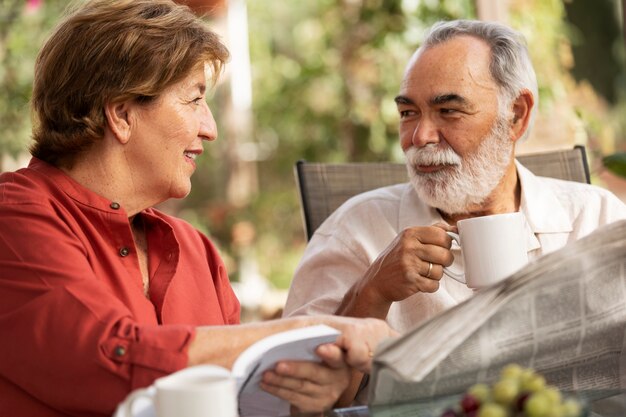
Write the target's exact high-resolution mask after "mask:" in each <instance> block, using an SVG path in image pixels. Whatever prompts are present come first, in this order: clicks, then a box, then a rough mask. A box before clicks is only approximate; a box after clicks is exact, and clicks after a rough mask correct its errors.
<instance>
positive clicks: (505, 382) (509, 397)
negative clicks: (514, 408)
mask: <svg viewBox="0 0 626 417" xmlns="http://www.w3.org/2000/svg"><path fill="white" fill-rule="evenodd" d="M518 394H519V385H518V383H517V381H516V380H513V379H501V380H500V381H498V382H496V383H495V384H493V389H492V395H493V399H494V400H495V401H496V402H497V403H500V404H503V405H509V404H512V403H513V401H515V399H516V398H517V395H518Z"/></svg>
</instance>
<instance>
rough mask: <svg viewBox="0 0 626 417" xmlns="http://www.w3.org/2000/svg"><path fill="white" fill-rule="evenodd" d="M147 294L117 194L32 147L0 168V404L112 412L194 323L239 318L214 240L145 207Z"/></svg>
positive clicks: (180, 351)
mask: <svg viewBox="0 0 626 417" xmlns="http://www.w3.org/2000/svg"><path fill="white" fill-rule="evenodd" d="M140 215H141V216H142V217H143V220H144V224H145V226H146V234H147V239H148V259H149V275H150V299H147V298H146V297H145V295H144V293H143V286H142V276H141V272H140V270H139V262H138V258H137V254H136V250H135V245H134V240H133V236H132V233H131V227H130V223H129V221H128V216H127V214H126V213H125V212H124V208H123V207H120V205H119V204H117V203H115V202H112V201H109V200H106V199H104V198H102V197H100V196H99V195H96V194H94V193H93V192H91V191H90V190H88V189H86V188H84V187H82V186H81V185H80V184H78V183H76V182H75V181H73V180H72V179H71V178H69V177H68V176H67V175H65V174H64V173H63V172H62V171H61V170H59V169H57V168H55V167H53V166H51V165H49V164H47V163H45V162H42V161H40V160H37V159H35V158H33V159H32V160H31V162H30V164H29V166H28V168H25V169H21V170H19V171H16V172H12V173H4V174H2V175H1V176H0V415H2V416H12V417H20V416H28V417H32V416H43V417H47V416H101V415H109V416H110V415H111V414H112V413H113V411H114V409H115V406H116V405H117V403H119V402H120V401H122V400H123V399H124V397H125V396H126V395H127V394H128V393H129V392H130V391H131V390H132V389H135V388H138V387H141V386H146V385H149V384H151V383H152V381H154V379H155V378H158V377H160V376H163V375H165V374H168V373H171V372H174V371H177V370H179V369H181V368H183V367H185V366H186V364H187V350H188V347H189V344H190V342H191V340H192V339H193V337H194V327H195V326H198V325H222V324H235V323H238V322H239V302H238V301H237V299H236V297H235V295H234V293H233V291H232V288H231V286H230V283H229V281H228V276H227V273H226V270H225V267H224V264H223V262H222V260H221V259H220V256H219V254H218V253H217V250H216V248H215V247H214V246H213V244H212V243H211V242H210V241H209V240H208V239H207V238H206V237H205V236H204V235H202V234H201V233H200V232H198V231H197V230H195V229H194V228H193V227H191V226H190V225H189V224H187V223H185V222H183V221H181V220H179V219H176V218H173V217H170V216H167V215H165V214H163V213H161V212H159V211H157V210H155V209H148V210H145V211H143V212H141V214H140Z"/></svg>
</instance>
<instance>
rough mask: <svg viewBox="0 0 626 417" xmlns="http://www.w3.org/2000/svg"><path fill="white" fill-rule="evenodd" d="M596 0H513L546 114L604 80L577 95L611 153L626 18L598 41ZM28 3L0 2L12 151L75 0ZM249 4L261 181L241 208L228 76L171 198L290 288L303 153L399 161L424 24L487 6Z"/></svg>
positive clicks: (178, 209)
mask: <svg viewBox="0 0 626 417" xmlns="http://www.w3.org/2000/svg"><path fill="white" fill-rule="evenodd" d="M598 2H600V3H602V4H603V6H606V7H599V6H598V4H597V3H596V2H588V1H587V2H585V1H584V0H576V1H566V2H563V1H560V0H517V1H516V2H511V24H512V25H513V26H514V27H516V28H518V29H520V30H521V31H522V32H523V33H524V34H525V35H526V36H527V38H528V40H529V45H530V50H531V55H532V56H533V60H534V62H535V66H536V68H537V72H538V78H539V81H540V96H541V112H542V114H544V115H546V116H547V117H549V116H550V114H551V112H552V111H553V109H554V106H555V105H556V104H557V103H559V102H562V101H564V100H570V98H571V97H578V96H576V94H577V93H576V92H577V91H579V89H580V86H581V85H583V84H584V83H591V85H592V87H594V88H595V89H591V90H590V91H591V93H588V91H589V90H584V91H587V93H585V94H591V95H590V96H589V95H582V96H581V97H583V98H582V99H581V98H580V97H578V98H577V99H576V98H575V99H572V100H570V101H571V103H572V108H573V114H574V117H576V118H578V119H579V120H580V122H581V123H582V124H583V126H584V129H585V131H586V132H587V133H588V137H589V138H590V139H589V141H588V142H587V143H585V144H587V145H588V146H589V147H590V148H591V150H592V151H593V152H596V153H598V154H602V153H607V152H609V153H610V152H613V151H614V150H615V149H616V148H619V147H620V146H622V145H621V144H623V143H624V139H623V138H624V136H625V132H626V126H625V123H626V122H625V121H624V120H626V118H624V117H623V114H624V113H623V112H624V109H626V106H625V105H624V103H625V100H626V99H625V97H624V94H623V91H624V84H625V83H626V81H625V80H624V49H623V41H622V40H620V39H621V37H620V36H619V24H617V26H615V25H613V26H611V25H608V24H604V25H600V27H595V29H594V30H596V31H599V30H602V28H604V29H605V31H606V32H607V33H606V37H605V38H602V40H600V41H598V40H595V41H594V40H593V39H589V37H588V36H586V34H587V33H590V32H589V29H588V28H585V29H584V30H583V29H581V23H580V21H581V20H582V21H585V19H584V18H581V16H583V17H584V16H586V15H588V16H592V15H594V14H597V13H600V12H601V11H602V10H604V12H605V13H609V14H610V13H611V7H613V8H615V5H616V2H615V1H613V0H598ZM24 4H25V2H24V0H0V23H1V24H2V25H1V26H0V63H1V65H0V94H1V95H0V155H1V154H10V155H17V154H18V153H19V152H23V151H24V150H25V149H26V148H27V145H28V141H29V132H30V122H29V117H28V99H29V96H30V85H31V82H32V68H33V63H34V57H35V55H36V51H37V50H38V49H39V47H40V46H41V44H42V42H43V40H44V39H45V36H46V34H47V33H48V31H49V29H50V27H51V26H52V24H53V23H54V22H56V21H57V20H58V16H59V15H60V12H61V10H62V9H63V7H64V6H65V4H66V2H65V1H61V0H44V1H43V3H42V6H41V8H40V9H39V10H38V11H37V12H35V13H31V14H27V13H24ZM585 4H587V6H586V8H584V7H585V6H584V5H585ZM574 5H575V6H576V7H583V8H584V10H583V11H582V12H581V11H580V10H578V9H576V10H575V7H574ZM611 5H612V6H611ZM247 7H248V21H249V42H250V54H251V62H252V76H253V79H252V83H253V124H254V129H253V134H252V137H250V138H247V139H248V140H249V141H250V143H252V144H253V145H254V146H255V148H256V150H257V152H256V158H255V161H250V162H249V163H251V164H253V165H254V166H255V169H256V173H257V178H258V185H259V192H258V193H256V194H253V195H252V198H251V200H250V202H249V204H246V205H243V206H242V205H240V204H235V203H233V202H231V201H229V199H228V196H227V184H228V182H229V180H230V179H231V175H232V172H233V170H234V169H235V164H234V161H233V158H232V154H233V150H232V149H230V148H229V147H230V146H232V144H231V142H230V141H229V137H228V129H224V126H225V125H226V123H229V122H231V121H232V122H234V123H237V116H238V115H234V116H232V117H230V118H228V117H227V115H226V114H224V111H223V107H224V105H225V103H227V101H228V99H229V98H228V89H227V85H224V84H223V85H221V86H220V87H218V89H217V91H215V94H214V96H213V97H212V98H211V99H210V100H209V105H210V106H211V108H212V110H213V111H214V114H215V116H216V119H217V122H218V126H220V127H221V128H220V139H219V140H218V141H217V142H215V143H211V144H206V145H205V149H206V151H207V153H206V154H205V155H204V156H203V159H202V160H201V161H200V163H199V167H198V171H197V172H196V174H195V176H194V179H193V182H194V187H193V191H192V193H191V195H190V196H189V197H188V198H186V199H184V200H181V201H173V202H168V203H167V204H165V205H164V206H163V208H164V209H165V210H168V211H170V212H173V213H175V214H178V215H179V216H181V217H183V218H185V219H187V220H189V221H190V222H192V223H193V224H194V225H196V226H197V227H199V228H200V229H201V230H203V231H204V232H206V233H207V234H209V235H210V236H211V238H212V239H213V240H214V241H215V242H216V243H217V245H218V246H219V247H220V249H221V251H222V254H223V255H224V257H225V259H226V261H227V267H228V269H229V271H230V274H231V277H232V279H233V280H237V279H238V278H239V273H240V271H239V264H240V262H239V260H240V258H241V257H243V256H249V255H250V253H253V255H254V256H256V258H257V259H258V264H259V268H260V273H261V274H262V275H264V276H266V277H268V278H269V279H270V280H271V281H272V282H273V284H274V285H275V286H277V287H279V288H287V287H288V285H289V283H290V281H291V276H292V273H293V270H294V269H295V266H296V264H297V262H298V260H299V258H300V256H301V254H302V250H303V248H304V245H305V240H304V233H303V230H302V222H301V217H300V208H299V203H298V196H297V190H296V186H295V182H294V179H293V165H294V163H295V161H297V160H298V159H307V160H311V161H327V162H328V161H382V160H396V161H398V160H401V154H400V149H399V146H398V144H397V131H396V124H397V115H396V110H395V105H394V103H393V97H394V96H395V94H396V93H397V91H398V86H399V82H400V79H401V76H402V71H403V69H404V66H405V64H406V62H407V60H408V58H409V56H410V55H411V54H412V52H413V51H414V50H415V48H416V47H417V46H419V44H420V42H421V36H422V35H423V33H424V30H425V28H426V27H428V26H430V25H431V24H432V23H433V22H435V21H436V20H440V19H453V18H475V17H476V8H475V4H474V1H472V0H316V1H301V0H284V1H268V0H247ZM607 7H608V9H607ZM607 10H608V12H607ZM574 16H577V17H574ZM609 18H611V17H610V16H609ZM612 18H613V20H615V17H614V16H613V17H612ZM605 22H606V20H605ZM615 22H617V20H615ZM596 26H597V25H596ZM610 26H611V27H610ZM615 28H617V30H618V33H617V35H616V34H615ZM598 36H599V35H598ZM607 39H608V40H607ZM609 41H610V42H614V44H612V45H610V46H607V50H609V51H610V53H608V54H607V53H605V54H604V55H603V56H600V57H596V58H591V59H595V60H596V61H597V60H607V59H608V61H606V62H607V63H606V64H604V63H603V64H602V65H606V66H609V64H610V67H611V68H610V71H612V72H608V73H604V75H603V76H602V80H596V84H595V85H594V81H593V74H591V75H590V74H589V73H588V72H585V70H584V69H582V66H574V65H573V61H574V57H576V61H577V62H586V61H587V60H589V59H590V58H588V55H585V54H586V53H589V51H590V49H597V46H594V45H595V44H594V42H600V43H602V42H604V43H606V42H609ZM572 45H573V48H572ZM585 45H587V47H585ZM590 45H591V47H590ZM585 51H586V52H585ZM574 68H577V70H573V69H574ZM606 74H608V75H606ZM607 78H610V80H607ZM590 80H591V81H590ZM600 81H601V82H602V83H603V84H602V85H600V84H598V82H600ZM608 81H610V83H612V87H613V88H611V86H608V87H607V85H606V82H608ZM606 91H610V93H607V92H606ZM620 114H621V115H622V116H621V117H620ZM241 225H245V226H246V227H243V228H242V227H241ZM242 230H243V231H245V233H244V235H246V236H244V237H243V238H242V236H241V235H242Z"/></svg>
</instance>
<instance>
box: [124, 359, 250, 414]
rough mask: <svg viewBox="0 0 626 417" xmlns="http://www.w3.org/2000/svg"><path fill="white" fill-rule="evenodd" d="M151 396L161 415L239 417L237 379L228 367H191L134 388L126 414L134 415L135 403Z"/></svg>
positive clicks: (125, 408) (125, 406) (127, 404)
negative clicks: (148, 386) (147, 386)
mask: <svg viewBox="0 0 626 417" xmlns="http://www.w3.org/2000/svg"><path fill="white" fill-rule="evenodd" d="M141 399H147V400H149V401H150V402H152V403H153V404H154V409H155V411H156V416H157V417H237V416H238V412H237V390H236V386H235V380H234V378H233V377H232V376H231V375H230V372H228V370H227V369H225V368H222V367H219V366H212V365H202V366H196V367H192V368H188V369H185V370H182V371H179V372H176V373H173V374H171V375H168V376H166V377H163V378H159V379H157V380H156V381H155V382H154V385H153V387H150V388H146V389H139V390H136V391H134V392H133V393H132V394H130V395H129V396H128V398H127V399H126V401H124V413H125V414H124V415H125V417H132V416H134V415H135V414H133V404H134V403H135V402H136V401H137V400H141Z"/></svg>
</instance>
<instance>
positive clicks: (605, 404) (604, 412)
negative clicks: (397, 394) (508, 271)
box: [325, 390, 626, 417]
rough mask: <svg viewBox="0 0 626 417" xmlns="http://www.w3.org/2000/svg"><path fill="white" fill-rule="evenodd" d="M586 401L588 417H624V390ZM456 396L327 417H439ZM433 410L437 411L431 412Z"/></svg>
mask: <svg viewBox="0 0 626 417" xmlns="http://www.w3.org/2000/svg"><path fill="white" fill-rule="evenodd" d="M578 396H580V397H581V398H583V399H585V398H589V400H588V404H589V405H588V407H587V408H588V411H589V412H588V414H587V416H588V417H625V416H626V390H623V391H622V390H620V391H618V390H613V391H588V392H583V393H581V394H580V395H578ZM456 400H458V396H453V397H449V398H447V399H445V398H444V399H439V400H437V402H436V403H434V404H432V403H429V402H420V403H413V404H398V405H393V406H385V407H374V408H372V409H371V410H370V409H369V408H368V407H367V406H358V407H349V408H342V409H336V410H333V411H330V412H328V413H326V414H325V416H327V417H439V416H440V415H441V412H442V410H443V409H445V408H446V406H445V405H442V404H454V403H455V402H456ZM429 408H430V410H429ZM433 409H435V410H437V411H433Z"/></svg>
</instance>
